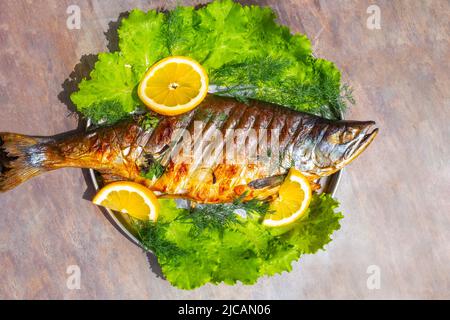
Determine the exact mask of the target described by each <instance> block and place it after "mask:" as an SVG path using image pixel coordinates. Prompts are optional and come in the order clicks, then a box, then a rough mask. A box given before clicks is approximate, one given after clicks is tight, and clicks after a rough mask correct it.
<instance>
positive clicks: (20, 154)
mask: <svg viewBox="0 0 450 320" xmlns="http://www.w3.org/2000/svg"><path fill="white" fill-rule="evenodd" d="M43 140H44V139H41V138H36V137H29V136H25V135H21V134H15V133H6V132H0V192H5V191H8V190H11V189H13V188H15V187H17V186H18V185H19V184H21V183H22V182H25V181H27V180H28V179H31V178H32V177H35V176H37V175H39V174H40V173H42V172H44V171H46V169H45V168H44V166H43V165H44V160H45V158H46V157H45V148H44V147H42V146H40V142H42V141H43Z"/></svg>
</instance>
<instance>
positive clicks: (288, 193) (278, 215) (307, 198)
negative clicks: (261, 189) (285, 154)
mask: <svg viewBox="0 0 450 320" xmlns="http://www.w3.org/2000/svg"><path fill="white" fill-rule="evenodd" d="M311 197H312V192H311V186H310V183H309V181H308V180H307V179H306V178H305V176H304V175H303V174H301V172H300V171H298V170H297V169H294V168H291V169H290V170H289V173H288V175H287V177H286V180H285V181H284V182H283V184H282V185H281V186H280V191H279V192H278V198H277V199H275V200H273V201H272V202H271V204H270V207H269V210H270V211H271V212H272V213H269V214H267V215H266V216H265V217H264V221H263V224H265V225H266V226H270V227H279V226H284V225H287V224H290V223H292V222H294V221H296V220H298V219H299V218H301V217H302V216H304V214H305V213H306V211H307V209H308V207H309V203H310V202H311Z"/></svg>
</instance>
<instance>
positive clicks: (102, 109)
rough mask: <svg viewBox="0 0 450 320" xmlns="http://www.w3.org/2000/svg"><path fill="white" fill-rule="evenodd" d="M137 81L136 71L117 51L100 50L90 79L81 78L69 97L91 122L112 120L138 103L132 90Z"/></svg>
mask: <svg viewBox="0 0 450 320" xmlns="http://www.w3.org/2000/svg"><path fill="white" fill-rule="evenodd" d="M138 81H139V78H138V76H137V74H136V73H135V72H134V70H133V68H132V67H131V65H129V64H128V63H127V62H126V60H125V58H124V57H123V56H122V55H121V54H120V53H118V52H115V53H101V54H99V57H98V61H97V62H96V64H95V68H94V70H93V71H92V72H91V74H90V79H89V80H86V79H83V80H82V81H81V83H80V85H79V89H80V90H79V91H77V92H74V93H73V94H72V95H71V99H72V101H73V103H74V104H75V105H76V106H77V108H78V110H79V111H80V112H81V113H83V114H85V115H87V116H88V117H90V118H91V119H93V120H94V122H97V123H98V122H102V121H105V122H108V123H113V122H116V121H117V120H120V119H121V118H123V117H125V116H127V115H128V114H129V113H130V112H132V111H134V110H135V109H136V108H137V107H138V106H139V105H140V101H139V98H138V97H137V95H136V91H135V86H136V85H137V83H138Z"/></svg>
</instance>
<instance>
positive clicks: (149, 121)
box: [140, 113, 159, 131]
mask: <svg viewBox="0 0 450 320" xmlns="http://www.w3.org/2000/svg"><path fill="white" fill-rule="evenodd" d="M158 123H159V119H158V118H157V117H155V116H152V115H151V114H150V113H147V114H146V115H145V116H143V117H142V119H141V120H140V125H141V127H142V129H144V131H148V130H150V129H154V128H156V126H157V125H158Z"/></svg>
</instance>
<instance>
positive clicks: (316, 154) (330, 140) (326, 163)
mask: <svg viewBox="0 0 450 320" xmlns="http://www.w3.org/2000/svg"><path fill="white" fill-rule="evenodd" d="M377 133H378V128H375V122H374V121H338V122H334V123H331V122H329V123H322V124H321V125H320V126H317V125H316V126H314V128H313V129H312V130H310V131H309V134H308V135H307V136H306V137H305V140H304V141H303V147H302V148H300V149H299V150H298V151H297V152H294V163H295V167H296V168H297V169H298V170H300V171H302V172H306V173H308V174H311V175H314V176H319V177H320V176H327V175H330V174H333V173H334V172H336V171H338V170H340V169H342V168H343V167H344V166H346V165H347V164H349V163H350V162H352V161H353V160H354V159H356V158H357V157H358V156H359V155H360V154H361V153H362V152H363V151H364V150H365V149H366V148H367V147H368V146H369V145H370V143H371V142H372V141H373V140H374V139H375V137H376V135H377Z"/></svg>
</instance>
